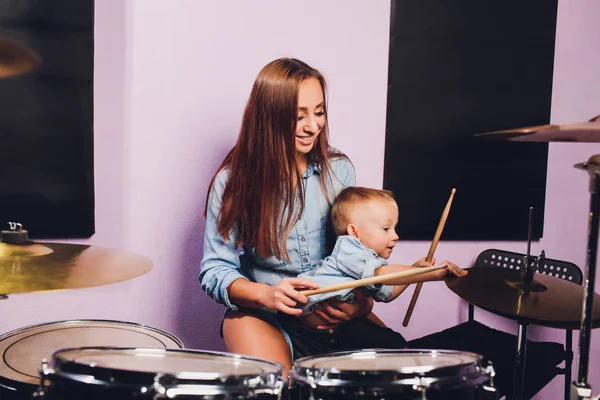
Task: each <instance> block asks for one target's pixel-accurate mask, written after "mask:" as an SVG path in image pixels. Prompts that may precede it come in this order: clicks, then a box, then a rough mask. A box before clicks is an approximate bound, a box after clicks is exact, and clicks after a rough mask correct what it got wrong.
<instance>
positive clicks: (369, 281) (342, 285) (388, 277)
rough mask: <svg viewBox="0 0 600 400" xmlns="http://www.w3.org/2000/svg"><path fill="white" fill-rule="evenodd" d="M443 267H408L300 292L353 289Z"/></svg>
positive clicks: (315, 292) (309, 293) (310, 294)
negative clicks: (403, 269) (404, 269)
mask: <svg viewBox="0 0 600 400" xmlns="http://www.w3.org/2000/svg"><path fill="white" fill-rule="evenodd" d="M444 268H446V267H443V266H437V267H425V268H415V269H409V270H407V271H400V272H394V273H391V274H385V275H379V276H372V277H370V278H363V279H357V280H355V281H351V282H345V283H338V284H335V285H329V286H323V287H320V288H317V289H309V290H301V291H300V293H302V294H303V295H305V296H312V295H314V294H321V293H329V292H335V291H337V290H342V289H354V288H357V287H360V286H365V285H371V284H374V283H386V282H389V281H391V280H394V279H399V278H408V277H411V276H417V275H421V274H426V273H428V272H432V271H437V270H438V269H444ZM309 279H310V278H309Z"/></svg>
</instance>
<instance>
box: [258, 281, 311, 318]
mask: <svg viewBox="0 0 600 400" xmlns="http://www.w3.org/2000/svg"><path fill="white" fill-rule="evenodd" d="M262 286H264V290H263V291H262V292H261V293H260V294H259V303H260V304H261V305H262V306H263V307H266V308H268V309H270V310H274V311H281V312H282V313H285V314H289V315H300V314H302V310H301V309H299V308H294V307H295V306H296V304H298V303H301V304H306V303H307V302H308V299H307V298H306V296H304V295H303V294H302V293H300V292H299V291H297V290H296V288H304V289H316V288H317V287H318V286H319V285H318V284H317V283H316V282H313V281H309V280H308V279H301V278H283V279H282V280H280V281H279V282H278V283H277V284H276V285H275V286H269V285H262Z"/></svg>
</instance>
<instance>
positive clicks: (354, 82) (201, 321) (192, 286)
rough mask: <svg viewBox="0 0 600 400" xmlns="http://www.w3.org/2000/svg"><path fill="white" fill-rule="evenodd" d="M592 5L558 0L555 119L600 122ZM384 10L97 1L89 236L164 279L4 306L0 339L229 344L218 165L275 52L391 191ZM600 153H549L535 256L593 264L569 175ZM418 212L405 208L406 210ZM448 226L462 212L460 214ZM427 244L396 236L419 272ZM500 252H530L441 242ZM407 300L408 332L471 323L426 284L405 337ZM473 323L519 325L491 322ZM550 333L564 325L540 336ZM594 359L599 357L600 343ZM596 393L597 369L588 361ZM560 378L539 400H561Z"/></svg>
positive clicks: (441, 249)
mask: <svg viewBox="0 0 600 400" xmlns="http://www.w3.org/2000/svg"><path fill="white" fill-rule="evenodd" d="M599 13H600V3H597V2H595V1H594V0H585V1H584V0H581V1H572V0H561V1H560V2H559V15H558V35H557V45H556V46H557V49H556V63H555V74H554V77H555V81H554V92H553V93H554V96H553V104H552V121H553V122H558V123H560V122H572V121H582V120H586V119H588V118H590V117H592V116H594V115H597V114H599V113H600V107H599V105H600V80H599V79H598V76H597V66H598V65H599V64H600V56H599V55H598V53H597V51H596V50H597V48H598V45H599V44H600V43H599V42H600V25H598V24H597V21H596V20H595V18H594V16H597V15H599ZM388 31H389V1H377V2H375V1H371V0H347V1H345V2H344V6H343V7H341V6H340V3H339V2H337V1H316V0H314V1H306V2H302V3H297V2H294V3H288V2H280V1H277V0H256V1H253V2H247V1H243V0H235V1H234V0H228V1H221V2H202V1H197V0H176V1H172V2H171V3H170V5H169V7H165V2H163V1H158V0H130V1H128V2H122V1H119V0H98V1H97V2H96V60H95V68H96V71H95V79H96V85H95V102H96V103H95V146H96V148H95V166H96V173H95V176H96V204H97V205H96V221H97V222H96V224H97V233H96V234H95V235H94V237H93V238H91V239H90V240H88V241H81V242H86V243H91V244H94V245H103V246H113V247H119V248H124V249H128V250H132V251H136V252H139V253H142V254H145V255H147V256H148V257H150V258H152V260H153V261H154V263H155V267H154V269H153V270H152V271H151V272H150V273H148V274H146V275H144V276H142V277H140V278H136V279H134V280H131V281H127V282H122V283H117V284H112V285H108V286H103V287H96V288H89V289H79V290H71V291H64V292H54V293H39V294H23V295H15V296H11V297H10V298H9V299H8V300H5V301H2V302H0V312H1V313H2V316H3V318H2V322H0V331H8V330H10V329H15V328H19V327H23V326H26V325H30V324H37V323H41V322H46V321H56V320H63V319H75V318H106V319H116V320H122V321H131V322H138V323H143V324H147V325H151V326H155V327H157V328H161V329H164V330H167V331H169V332H171V333H174V334H176V335H178V336H179V337H180V338H181V339H182V340H183V341H184V342H185V343H186V345H187V346H188V347H190V348H202V349H218V350H223V346H222V341H221V339H220V338H219V336H218V330H217V327H218V322H219V320H220V317H221V314H222V307H221V306H218V305H216V304H214V302H213V301H212V300H210V299H209V298H208V297H207V296H206V295H205V294H204V293H202V292H201V290H200V287H199V285H198V283H197V274H198V265H199V262H200V259H201V257H202V232H203V228H204V224H203V221H202V218H201V213H202V208H203V205H204V201H205V195H206V193H205V192H206V188H207V185H208V181H209V179H210V176H211V174H212V172H213V171H214V169H215V168H216V167H217V165H218V163H219V162H220V160H221V159H222V157H223V156H224V154H225V152H226V151H227V149H228V148H230V146H231V145H232V144H233V142H234V140H235V138H236V134H237V130H238V127H239V122H240V118H241V113H242V109H243V106H244V104H245V101H246V99H247V96H248V94H249V91H250V87H251V84H252V82H253V79H254V77H255V76H256V73H257V72H258V70H259V69H260V68H261V67H262V66H263V65H264V64H265V63H267V62H268V61H270V60H272V59H274V58H277V57H280V56H294V57H298V58H301V59H303V60H305V61H307V62H308V63H310V64H313V65H314V66H315V67H317V68H319V69H321V70H322V71H323V73H324V74H325V75H326V77H327V78H328V81H329V85H330V96H329V98H330V114H329V115H330V125H331V132H332V141H333V144H334V145H335V146H337V147H339V148H341V149H343V150H344V151H345V152H346V153H347V154H348V155H349V156H350V157H351V158H352V160H353V161H354V163H355V166H356V170H357V176H358V183H359V184H361V185H364V186H373V187H380V186H381V184H382V174H383V159H382V158H383V146H384V134H385V109H386V90H387V87H386V86H387V59H388V58H387V57H388V55H387V54H388V51H387V40H388ZM595 153H600V146H599V145H590V144H585V145H584V144H552V145H551V147H550V161H549V169H548V193H547V208H546V216H545V225H546V229H545V235H544V238H543V240H542V241H541V242H540V243H536V244H534V246H533V249H534V251H536V252H537V251H539V250H541V249H542V248H544V249H545V250H546V253H547V255H548V257H551V258H559V259H567V260H571V261H573V262H575V263H577V264H579V265H580V266H583V265H584V256H585V237H586V236H585V235H586V223H587V222H586V218H587V215H586V214H587V211H586V210H587V207H588V193H587V177H586V174H585V173H583V172H581V171H578V170H575V169H574V168H573V167H572V165H573V164H575V163H577V162H580V161H584V160H586V159H587V158H588V157H589V156H590V155H592V154H595ZM402 212H410V210H401V213H402ZM450 218H451V217H450ZM428 247H429V243H425V242H401V243H400V244H399V246H398V251H397V252H396V254H395V255H394V256H393V259H392V261H397V262H410V261H411V260H415V259H417V258H420V257H422V256H423V255H424V254H426V252H427V250H428ZM489 247H500V248H506V249H509V250H514V251H523V250H524V248H525V245H524V243H489V242H485V243H484V242H466V243H465V242H461V243H448V242H443V241H442V242H441V243H440V245H439V246H438V249H437V251H436V256H437V258H438V260H440V261H441V260H442V259H452V260H454V261H455V262H458V263H460V264H461V265H463V266H469V265H471V264H472V262H473V261H474V259H475V257H476V256H477V254H478V253H479V252H480V251H481V250H483V249H485V248H489ZM409 299H410V292H408V293H407V295H405V296H404V298H401V299H399V300H398V301H396V302H394V303H392V304H387V305H379V304H378V305H377V306H376V311H377V313H378V314H379V315H380V316H381V317H382V318H383V319H384V320H385V322H386V323H387V324H389V325H390V326H391V327H393V328H396V329H398V330H399V331H400V332H402V334H403V335H404V336H406V337H407V338H414V337H418V336H420V335H423V334H426V333H430V332H433V331H436V330H440V329H444V328H446V327H449V326H452V325H454V324H456V323H458V322H461V321H463V320H465V319H466V309H467V308H466V305H465V304H464V302H462V301H460V300H459V299H457V297H456V296H455V295H453V294H452V293H451V292H450V291H449V290H447V289H446V288H445V286H444V285H443V283H431V284H427V285H425V286H424V287H423V291H422V293H421V296H420V300H419V303H418V305H417V308H416V310H415V313H414V314H413V318H412V320H411V323H410V325H409V327H407V328H402V326H401V320H402V318H403V316H404V313H405V311H406V307H407V304H408V301H409ZM477 316H478V319H479V320H481V321H484V322H487V323H489V324H493V325H494V326H497V327H501V328H503V329H507V330H512V329H514V325H513V324H511V323H509V322H507V321H505V320H502V319H500V318H496V317H494V316H491V315H489V314H486V313H484V312H481V311H478V312H477ZM530 332H531V335H532V336H534V337H536V338H539V339H548V340H564V339H563V338H564V335H563V334H562V331H557V330H552V329H546V328H535V327H533V328H531V329H530ZM592 345H593V354H592V359H594V358H595V359H596V360H598V359H600V348H599V347H598V341H597V340H595V341H594V342H593V344H592ZM590 375H591V377H592V378H591V383H592V384H593V385H594V387H595V392H598V393H600V361H595V362H594V363H592V366H591V371H590ZM561 385H562V378H557V379H555V380H554V381H553V382H552V383H551V384H550V385H549V386H548V387H547V388H545V389H544V391H543V392H542V394H540V395H539V396H537V398H540V399H555V398H558V396H557V395H556V392H555V391H559V390H560V388H561Z"/></svg>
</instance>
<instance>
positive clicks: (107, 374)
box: [0, 37, 600, 400]
mask: <svg viewBox="0 0 600 400" xmlns="http://www.w3.org/2000/svg"><path fill="white" fill-rule="evenodd" d="M39 63H40V60H39V58H38V56H37V55H36V54H35V53H34V52H32V51H31V50H29V49H27V48H26V47H25V46H23V45H21V44H18V43H16V42H13V41H12V40H9V39H6V38H3V37H0V78H3V77H9V76H16V75H20V74H23V73H26V72H29V71H32V70H34V69H35V68H36V67H37V66H38V65H39ZM478 136H480V137H481V138H483V139H497V140H512V141H530V142H531V141H539V142H557V141H569V142H573V141H575V142H600V117H596V118H594V119H593V120H591V121H590V122H588V123H583V124H571V125H543V126H537V127H530V128H522V129H513V130H507V131H499V132H491V133H486V134H482V135H478ZM576 167H577V168H581V169H583V170H586V171H588V173H589V175H590V179H591V184H590V193H591V205H590V218H589V232H588V236H589V240H588V252H587V268H586V277H585V282H584V286H583V288H582V287H580V286H578V285H575V284H573V283H569V282H566V281H564V280H560V279H558V278H555V277H552V276H546V275H540V274H535V275H534V273H533V270H532V269H531V268H530V267H529V265H530V263H529V250H528V254H527V256H526V257H527V258H526V259H525V262H524V264H523V265H524V266H525V268H522V269H521V270H520V271H516V270H506V269H503V268H481V269H480V268H478V267H475V268H471V269H470V271H469V275H468V276H467V277H466V278H463V279H452V278H449V279H447V281H446V284H447V286H448V287H449V288H450V289H451V290H453V291H454V292H455V293H457V294H458V295H459V296H460V297H462V298H463V299H465V300H467V301H469V302H471V303H472V304H474V305H477V306H480V307H482V308H484V309H488V310H490V311H493V312H496V313H498V314H500V315H504V316H508V317H512V318H521V319H523V320H524V321H527V322H529V323H537V324H541V325H545V326H554V327H567V328H573V329H580V342H579V370H578V372H579V376H578V379H577V381H576V382H573V383H572V392H571V398H572V399H591V398H592V390H591V387H590V385H589V383H588V376H587V375H588V364H589V353H590V338H591V329H592V328H593V327H598V326H600V300H599V297H598V296H597V295H595V293H594V283H595V276H596V275H595V271H596V260H597V245H598V225H599V221H598V214H599V213H600V197H599V196H598V195H597V190H598V189H600V155H596V156H593V157H591V158H590V159H589V161H588V162H586V163H582V164H578V165H577V166H576ZM1 239H2V240H1V241H0V294H2V295H3V296H4V297H6V296H7V295H10V294H15V293H29V292H39V291H51V290H63V289H71V288H84V287H91V286H97V285H104V284H109V283H113V282H118V281H123V280H127V279H132V278H134V277H137V276H140V275H142V274H145V273H147V272H148V271H150V270H151V268H152V262H151V260H149V259H148V258H146V257H143V256H141V255H138V254H134V253H130V252H126V251H120V250H116V249H109V248H103V247H98V246H84V245H74V244H57V243H37V242H32V241H30V240H29V239H28V236H27V231H26V230H24V229H23V227H22V226H21V225H20V224H17V223H10V229H8V230H5V231H2V236H1ZM530 240H531V239H529V243H528V249H529V245H530ZM557 299H560V301H559V302H557V301H558V300H557ZM594 305H595V306H596V307H595V310H594ZM578 316H580V318H578ZM0 352H1V353H2V357H1V358H0V398H1V399H32V398H49V399H65V398H68V399H72V398H77V399H79V398H88V399H100V398H102V399H105V398H116V399H130V398H148V399H161V398H179V399H192V398H193V399H282V398H283V396H287V397H289V398H290V399H297V400H303V399H311V400H312V399H332V400H333V399H347V398H361V399H363V398H364V399H384V398H385V399H473V400H475V399H477V400H478V399H481V400H486V399H497V398H498V393H497V390H496V388H495V387H494V376H495V372H494V368H493V366H492V365H491V364H486V363H485V362H484V360H483V358H482V357H481V356H480V355H477V354H473V353H468V352H459V351H450V350H384V349H373V350H357V351H351V352H338V353H331V354H325V355H321V356H314V357H306V358H303V359H300V360H296V362H295V363H294V365H293V368H292V370H291V371H290V374H289V376H288V377H287V379H284V377H283V376H282V371H283V368H282V366H281V365H279V364H276V363H273V362H270V361H266V360H262V359H257V358H252V357H247V356H241V355H238V354H230V353H219V352H213V351H203V350H188V349H185V348H184V346H183V344H182V343H181V341H180V340H179V339H178V338H177V337H175V336H174V335H172V334H169V333H167V332H164V331H161V330H159V329H155V328H152V327H148V326H143V325H138V324H134V323H129V322H121V321H109V320H70V321H59V322H51V323H44V324H39V325H34V326H29V327H25V328H20V329H17V330H14V331H11V332H8V333H5V334H2V335H0ZM287 397H286V398H287ZM596 399H597V398H596Z"/></svg>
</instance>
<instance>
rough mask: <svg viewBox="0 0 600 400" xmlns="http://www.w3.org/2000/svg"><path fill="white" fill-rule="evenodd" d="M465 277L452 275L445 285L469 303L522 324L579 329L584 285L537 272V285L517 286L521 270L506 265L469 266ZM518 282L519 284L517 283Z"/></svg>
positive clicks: (597, 320) (597, 307) (599, 312)
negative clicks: (525, 288)
mask: <svg viewBox="0 0 600 400" xmlns="http://www.w3.org/2000/svg"><path fill="white" fill-rule="evenodd" d="M468 271H469V273H468V275H467V276H465V277H463V278H456V277H454V276H449V277H448V278H447V279H446V286H448V288H449V289H450V290H452V291H453V292H454V293H456V294H457V295H458V296H460V297H461V298H462V299H464V300H466V301H468V302H469V303H471V304H473V305H475V306H477V307H480V308H483V309H484V310H488V311H490V312H492V313H494V314H498V315H501V316H503V317H507V318H510V319H514V320H517V321H520V322H523V323H530V324H535V325H542V326H549V327H553V328H563V329H580V326H581V314H582V305H583V286H580V285H577V284H575V283H573V282H568V281H565V280H563V279H560V278H557V277H554V276H549V275H544V274H540V273H537V272H536V273H534V283H535V286H534V287H535V288H536V289H534V290H531V291H524V290H520V289H516V288H515V287H519V286H520V285H518V283H520V281H521V272H520V271H517V270H513V269H507V268H494V267H473V268H468ZM515 283H517V284H515ZM592 320H593V325H594V327H600V296H599V295H598V294H594V314H593V318H592Z"/></svg>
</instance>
